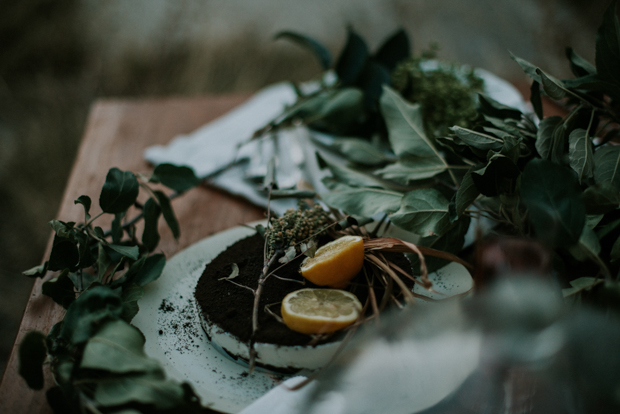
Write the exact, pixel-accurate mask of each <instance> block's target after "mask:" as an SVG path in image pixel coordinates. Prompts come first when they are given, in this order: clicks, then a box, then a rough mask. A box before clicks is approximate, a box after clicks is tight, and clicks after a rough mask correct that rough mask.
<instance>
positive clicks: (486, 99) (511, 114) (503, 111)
mask: <svg viewBox="0 0 620 414" xmlns="http://www.w3.org/2000/svg"><path fill="white" fill-rule="evenodd" d="M478 103H479V106H480V109H479V110H480V112H482V113H483V114H485V115H488V116H491V117H494V118H499V119H506V118H511V119H516V120H520V119H521V118H522V117H523V114H522V113H521V111H520V110H518V109H516V108H512V107H510V106H508V105H504V104H502V103H500V102H498V101H496V100H495V99H493V98H491V97H490V96H488V95H484V94H482V93H479V94H478Z"/></svg>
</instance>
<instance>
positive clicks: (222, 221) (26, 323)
mask: <svg viewBox="0 0 620 414" xmlns="http://www.w3.org/2000/svg"><path fill="white" fill-rule="evenodd" d="M247 98H248V96H247V95H236V96H230V95H229V96H222V97H206V98H196V99H187V98H185V99H164V100H148V101H125V100H123V101H113V100H104V101H98V102H97V103H95V104H94V106H93V107H92V109H91V112H90V116H89V119H88V123H87V126H86V132H85V134H84V138H83V140H82V143H81V146H80V149H79V152H78V155H77V159H76V161H75V165H74V167H73V171H72V173H71V176H70V178H69V181H68V183H67V188H66V190H65V194H64V197H63V199H62V203H61V205H60V210H59V212H58V215H57V218H58V219H60V220H63V221H80V220H81V219H82V216H83V210H82V207H81V206H80V205H77V206H76V205H74V203H73V200H75V199H76V198H77V197H79V196H80V195H82V194H86V195H89V196H90V197H91V198H92V199H93V209H94V211H93V212H92V213H93V216H94V214H96V213H97V211H96V209H98V204H97V201H96V200H98V198H99V192H100V191H101V186H102V185H103V182H104V181H105V176H106V173H107V171H108V169H109V168H111V167H118V168H120V169H122V170H130V171H133V172H147V171H150V170H151V169H152V168H151V166H150V165H148V164H147V163H146V162H145V161H144V160H143V157H142V152H143V151H144V149H145V148H146V147H148V146H150V145H153V144H165V143H167V142H169V141H170V140H171V139H172V138H173V137H174V136H176V135H177V134H185V133H189V132H192V131H193V130H195V129H196V128H198V127H200V126H202V125H203V124H205V123H207V122H209V121H211V120H213V119H215V118H217V117H219V116H221V115H223V114H225V113H226V112H228V111H229V110H231V109H232V108H234V107H235V106H237V105H239V104H240V103H242V102H243V101H244V100H246V99H247ZM172 206H173V208H174V210H175V213H176V215H177V218H178V220H179V223H180V226H181V237H180V239H179V240H178V242H177V241H175V240H174V238H173V237H172V234H171V233H170V231H169V230H168V229H167V228H166V226H165V224H164V223H161V227H160V234H161V241H160V244H159V248H160V249H161V250H163V252H164V253H165V254H166V256H167V257H168V258H170V257H171V256H172V255H174V253H176V252H178V251H179V250H181V249H183V248H185V247H187V246H189V245H191V244H192V243H194V242H196V241H198V240H200V239H202V238H204V237H206V236H209V235H211V234H214V233H217V232H219V231H222V230H224V229H227V228H230V227H233V226H236V225H238V224H240V223H245V222H249V221H253V220H258V219H261V218H264V211H263V210H262V209H260V208H258V207H256V206H253V205H251V204H249V203H248V202H246V201H243V200H241V199H239V198H236V197H233V196H230V195H228V194H226V193H224V192H222V191H219V190H216V189H212V188H207V187H201V188H199V189H196V190H192V191H189V192H188V193H186V194H184V195H183V196H181V197H179V198H177V199H175V200H174V201H173V204H172ZM50 250H51V239H50V243H48V247H47V251H46V253H45V257H48V256H49V252H50ZM50 277H52V274H51V273H50V274H48V275H47V276H46V278H45V279H44V280H47V279H48V278H50ZM42 283H43V280H41V279H38V280H37V281H36V282H35V283H34V287H33V289H32V292H31V296H30V299H29V301H28V304H27V306H26V310H25V312H24V316H23V319H22V322H21V326H20V328H19V332H18V334H17V338H16V341H15V344H14V345H13V349H12V352H11V356H10V359H9V362H8V364H7V368H6V370H5V372H4V375H3V377H2V383H1V384H0V413H14V414H18V413H30V414H36V413H41V414H43V413H51V409H50V408H49V406H48V405H47V401H46V399H45V392H44V391H32V390H31V389H29V388H28V386H27V385H26V383H25V382H24V380H23V379H22V378H21V377H20V376H19V375H18V373H17V364H18V363H17V345H18V344H19V342H20V341H21V339H22V337H23V336H24V334H25V333H26V332H28V331H31V330H38V331H41V332H44V333H46V334H47V332H48V331H49V330H50V328H51V327H52V325H53V324H54V323H56V322H58V321H59V320H60V319H62V317H63V315H64V309H63V308H61V307H60V306H58V305H56V304H55V303H54V302H53V301H52V300H51V299H50V298H48V297H47V296H43V295H42V294H41V284H42ZM45 380H46V388H49V387H50V386H51V385H52V384H53V380H52V378H51V374H50V372H49V371H48V372H46V378H45Z"/></svg>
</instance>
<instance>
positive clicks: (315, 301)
mask: <svg viewBox="0 0 620 414" xmlns="http://www.w3.org/2000/svg"><path fill="white" fill-rule="evenodd" d="M361 310H362V304H361V303H360V301H359V300H358V299H357V297H356V296H355V295H354V294H352V293H350V292H347V291H344V290H340V289H312V288H307V289H300V290H296V291H294V292H291V293H289V294H288V295H286V296H285V297H284V300H282V319H283V320H284V323H285V324H286V326H288V327H289V328H290V329H292V330H293V331H296V332H301V333H304V334H308V335H312V334H319V333H328V332H334V331H338V330H340V329H343V328H346V327H347V326H349V325H351V324H352V323H353V322H355V321H356V320H357V318H358V317H359V314H360V312H361Z"/></svg>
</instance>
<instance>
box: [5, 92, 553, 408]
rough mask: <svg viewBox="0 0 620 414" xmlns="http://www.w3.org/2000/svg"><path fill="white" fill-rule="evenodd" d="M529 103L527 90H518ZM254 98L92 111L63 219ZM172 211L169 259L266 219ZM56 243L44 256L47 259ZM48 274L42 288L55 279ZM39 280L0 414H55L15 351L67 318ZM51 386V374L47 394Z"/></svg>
mask: <svg viewBox="0 0 620 414" xmlns="http://www.w3.org/2000/svg"><path fill="white" fill-rule="evenodd" d="M516 84H517V87H518V88H519V90H520V91H521V92H522V94H523V95H524V96H526V99H527V98H528V97H529V85H528V84H526V83H524V82H516ZM247 98H248V95H227V96H221V97H204V98H194V99H192V98H183V99H162V100H148V101H126V100H122V101H114V100H104V101H98V102H97V103H95V104H94V106H93V107H92V109H91V112H90V117H89V119H88V123H87V126H86V131H85V134H84V138H83V140H82V144H81V146H80V149H79V152H78V155H77V159H76V162H75V165H74V167H73V171H72V173H71V176H70V178H69V181H68V183H67V188H66V190H65V194H64V197H63V199H62V203H61V205H60V210H59V212H58V215H57V218H58V219H60V220H63V221H79V220H81V219H82V215H83V209H82V206H80V205H77V206H76V205H74V203H73V200H75V199H76V198H78V197H79V196H80V195H82V194H86V195H89V196H90V197H91V198H92V199H93V200H94V202H93V211H91V214H93V216H94V214H96V213H97V211H96V210H97V208H98V206H95V205H96V204H97V203H96V201H95V200H98V197H99V192H100V191H101V186H102V185H103V182H104V180H105V176H106V173H107V171H108V169H109V168H111V167H118V168H120V169H122V170H130V171H133V172H147V171H150V170H151V166H150V165H148V164H147V163H146V162H145V161H144V160H143V157H142V153H143V151H144V149H145V148H146V147H148V146H151V145H154V144H165V143H167V142H169V141H170V140H171V139H172V138H173V137H174V136H176V135H178V134H185V133H189V132H192V131H193V130H195V129H197V128H198V127H200V126H202V125H204V124H205V123H207V122H209V121H211V120H213V119H215V118H217V117H219V116H221V115H223V114H225V113H226V112H228V111H229V110H231V109H233V108H234V107H235V106H237V105H239V104H241V103H242V102H243V101H245V100H246V99H247ZM544 106H545V115H546V116H550V115H556V114H563V111H562V110H561V109H559V108H558V107H557V106H554V105H553V104H552V103H551V102H549V101H544ZM173 208H174V210H175V213H176V215H177V218H178V220H179V223H180V226H181V237H180V239H179V240H178V242H177V241H175V240H174V238H173V237H172V235H171V233H170V231H169V230H168V229H167V228H166V227H165V224H163V223H161V228H160V234H161V236H162V238H161V241H160V244H159V248H160V249H161V250H163V252H164V253H165V254H166V255H167V257H168V258H170V257H171V256H172V255H174V253H176V252H178V251H179V250H181V249H183V248H185V247H187V246H189V245H191V244H192V243H194V242H196V241H198V240H200V239H202V238H204V237H206V236H209V235H211V234H214V233H217V232H219V231H222V230H224V229H227V228H230V227H233V226H236V225H238V224H240V223H245V222H249V221H253V220H257V219H261V218H263V217H264V212H263V210H262V209H260V208H258V207H256V206H253V205H251V204H249V203H248V202H246V201H244V200H241V199H239V198H236V197H233V196H231V195H229V194H227V193H225V192H222V191H219V190H216V189H213V188H207V187H201V188H199V189H197V190H193V191H190V192H188V193H187V194H185V195H183V196H182V197H180V198H178V199H175V200H174V201H173ZM51 241H52V240H51V239H50V243H48V247H47V250H46V253H45V257H48V256H49V252H50V250H51ZM51 277H52V275H51V274H48V275H47V276H46V278H45V279H44V280H47V279H49V278H51ZM44 280H41V279H38V280H37V281H36V282H35V283H34V287H33V289H32V293H31V296H30V299H29V301H28V304H27V306H26V310H25V312H24V316H23V319H22V322H21V326H20V329H19V332H18V334H17V338H16V340H15V344H14V345H13V350H12V352H11V356H10V359H9V362H8V364H7V368H6V371H5V372H4V375H3V377H2V383H0V413H32V414H36V413H41V414H43V413H51V410H50V408H49V407H48V405H47V401H46V399H45V392H44V391H32V390H31V389H29V388H28V386H27V385H26V383H25V382H24V381H23V379H22V378H21V377H20V376H19V375H18V374H17V345H18V344H19V342H20V341H21V339H22V337H23V336H24V334H25V333H26V332H28V331H31V330H38V331H41V332H44V333H47V332H48V331H49V330H50V328H51V327H52V325H53V324H54V323H56V322H57V321H59V320H60V319H61V318H62V316H63V315H64V310H63V309H62V308H61V307H60V306H58V305H56V304H55V303H54V302H53V301H52V300H51V299H50V298H48V297H47V296H43V295H42V294H41V284H42V283H43V281H44ZM52 383H53V381H52V378H51V374H50V372H49V371H47V372H46V388H48V387H50V386H51V385H52Z"/></svg>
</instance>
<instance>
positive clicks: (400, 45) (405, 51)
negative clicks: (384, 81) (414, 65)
mask: <svg viewBox="0 0 620 414" xmlns="http://www.w3.org/2000/svg"><path fill="white" fill-rule="evenodd" d="M410 51H411V45H410V42H409V36H407V32H405V31H404V30H403V29H400V30H397V31H396V32H395V33H394V34H392V35H391V36H390V37H389V38H388V39H387V40H386V41H385V42H383V44H382V45H381V46H380V47H379V50H378V51H377V52H376V53H375V55H374V59H375V60H376V61H377V62H379V63H381V64H382V65H383V66H385V68H386V69H387V70H388V71H390V72H392V71H393V70H394V69H395V68H396V65H397V64H399V63H400V62H402V61H404V60H405V59H407V58H408V57H409V55H410Z"/></svg>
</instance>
